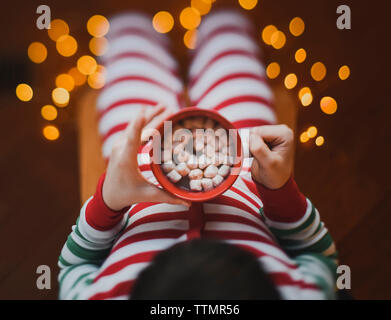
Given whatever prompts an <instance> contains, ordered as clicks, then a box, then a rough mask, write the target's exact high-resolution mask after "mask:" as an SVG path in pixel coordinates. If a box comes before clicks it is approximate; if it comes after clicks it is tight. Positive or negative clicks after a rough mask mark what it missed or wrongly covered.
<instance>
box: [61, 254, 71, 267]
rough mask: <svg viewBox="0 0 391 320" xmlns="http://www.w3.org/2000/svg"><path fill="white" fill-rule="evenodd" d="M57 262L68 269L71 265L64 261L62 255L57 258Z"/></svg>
mask: <svg viewBox="0 0 391 320" xmlns="http://www.w3.org/2000/svg"><path fill="white" fill-rule="evenodd" d="M58 261H60V262H61V263H62V264H63V265H64V266H66V267H69V266H71V265H72V263H69V262H68V261H66V260H65V259H64V257H63V256H62V255H61V256H59V257H58Z"/></svg>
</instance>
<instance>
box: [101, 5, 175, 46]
mask: <svg viewBox="0 0 391 320" xmlns="http://www.w3.org/2000/svg"><path fill="white" fill-rule="evenodd" d="M151 21H152V17H151V16H149V15H147V14H145V13H141V12H123V13H119V14H116V15H114V16H113V17H111V18H110V21H109V22H110V31H109V33H108V36H110V35H111V34H113V33H117V32H118V31H120V30H122V29H125V28H139V29H141V30H145V31H147V32H149V33H151V34H154V35H156V36H159V37H160V38H161V39H166V40H168V39H167V37H166V36H165V35H163V34H160V33H157V32H156V31H155V30H154V29H153V27H152V23H151Z"/></svg>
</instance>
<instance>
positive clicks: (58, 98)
mask: <svg viewBox="0 0 391 320" xmlns="http://www.w3.org/2000/svg"><path fill="white" fill-rule="evenodd" d="M52 99H53V102H54V103H55V104H56V106H58V107H62V108H63V107H66V106H67V105H68V103H69V92H68V91H67V90H65V89H64V88H55V89H54V90H53V91H52Z"/></svg>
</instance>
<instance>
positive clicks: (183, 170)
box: [175, 162, 190, 177]
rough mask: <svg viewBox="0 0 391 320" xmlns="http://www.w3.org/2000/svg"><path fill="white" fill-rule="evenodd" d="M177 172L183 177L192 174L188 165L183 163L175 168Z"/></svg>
mask: <svg viewBox="0 0 391 320" xmlns="http://www.w3.org/2000/svg"><path fill="white" fill-rule="evenodd" d="M175 170H176V171H177V172H178V173H179V174H180V175H181V176H182V177H184V176H187V175H188V174H189V172H190V169H189V168H188V167H187V165H186V163H184V162H181V163H180V164H178V165H177V166H176V168H175Z"/></svg>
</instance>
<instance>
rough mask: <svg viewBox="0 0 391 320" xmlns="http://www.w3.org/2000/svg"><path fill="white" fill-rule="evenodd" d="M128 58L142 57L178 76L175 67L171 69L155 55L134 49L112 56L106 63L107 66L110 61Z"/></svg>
mask: <svg viewBox="0 0 391 320" xmlns="http://www.w3.org/2000/svg"><path fill="white" fill-rule="evenodd" d="M126 58H140V59H144V60H147V61H149V62H151V63H153V64H155V65H156V66H158V67H160V68H162V69H165V70H167V71H168V72H170V73H172V74H173V75H174V76H176V77H177V76H178V73H177V71H176V70H175V69H171V68H169V67H167V66H166V65H165V64H163V63H162V62H161V61H159V60H157V59H155V58H154V57H151V56H149V55H147V54H144V53H140V52H132V51H126V52H121V53H119V54H117V55H114V56H112V57H111V58H109V59H107V61H105V65H106V66H107V65H109V64H110V63H113V62H116V61H118V60H121V59H126Z"/></svg>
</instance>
